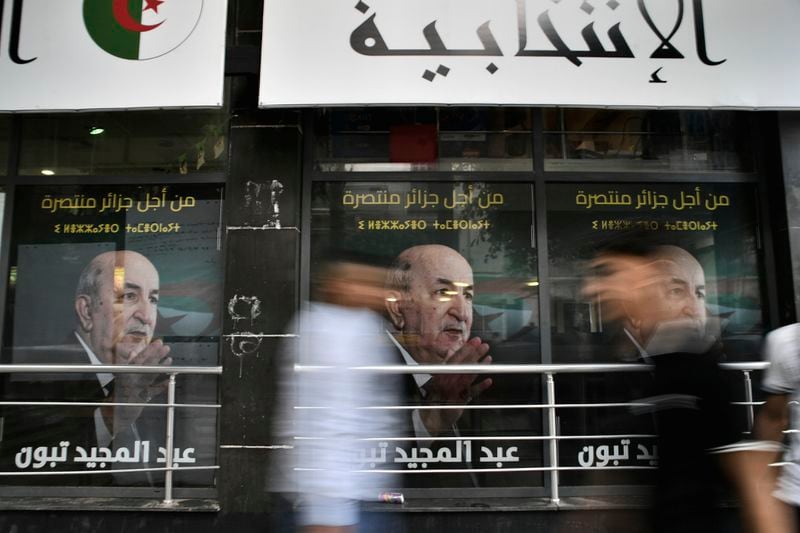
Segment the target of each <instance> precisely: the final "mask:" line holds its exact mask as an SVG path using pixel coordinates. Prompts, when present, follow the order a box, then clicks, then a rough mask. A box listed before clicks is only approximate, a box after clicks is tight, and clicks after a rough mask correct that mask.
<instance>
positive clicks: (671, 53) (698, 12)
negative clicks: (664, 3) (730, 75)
mask: <svg viewBox="0 0 800 533" xmlns="http://www.w3.org/2000/svg"><path fill="white" fill-rule="evenodd" d="M692 1H693V6H694V38H695V46H696V47H697V56H698V57H699V58H700V61H702V62H703V63H704V64H706V65H709V66H712V67H713V66H716V65H721V64H722V63H724V62H725V61H727V59H722V60H720V61H714V60H712V59H710V58H709V57H708V46H707V44H706V26H705V17H704V15H703V0H692ZM677 2H678V16H677V19H676V21H675V25H674V26H673V27H672V31H670V33H669V35H666V36H665V35H664V34H663V33H662V32H661V30H659V29H658V27H657V26H656V23H655V22H654V21H653V17H652V16H651V15H650V12H649V10H648V9H647V6H646V5H645V0H637V5H638V6H639V11H640V12H641V14H642V17H644V21H645V22H646V23H647V25H648V26H649V27H650V29H651V30H652V31H653V33H655V34H656V36H657V37H658V38H659V39H661V43H660V44H659V45H658V48H656V49H655V51H654V52H653V53H652V54H651V55H650V57H651V58H654V59H683V58H684V55H683V54H682V53H681V52H680V51H678V49H677V48H675V46H674V45H673V44H672V43H671V42H670V41H671V40H672V38H673V37H674V36H675V34H676V33H677V32H678V30H679V29H680V27H681V24H683V14H684V0H677Z"/></svg>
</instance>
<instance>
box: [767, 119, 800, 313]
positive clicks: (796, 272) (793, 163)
mask: <svg viewBox="0 0 800 533" xmlns="http://www.w3.org/2000/svg"><path fill="white" fill-rule="evenodd" d="M778 124H779V133H780V148H781V159H782V163H783V188H784V190H783V193H784V194H783V197H784V199H785V202H786V204H785V205H786V219H785V221H781V224H780V225H779V226H778V227H775V226H773V229H774V233H775V236H776V243H778V244H777V246H778V247H780V246H781V243H786V242H788V243H789V250H788V254H787V255H788V256H789V260H790V263H791V284H790V283H786V282H785V283H782V284H781V285H779V287H780V289H781V292H783V293H784V294H785V293H787V292H788V291H790V290H791V289H792V288H794V291H793V294H794V309H793V311H794V317H797V316H800V294H799V293H798V290H797V288H798V287H800V113H796V112H782V113H779V117H778ZM776 207H777V206H776ZM786 281H787V282H788V281H789V280H788V279H787V280H786ZM794 317H791V316H787V317H785V318H784V320H783V322H784V323H785V322H787V321H789V320H791V319H793V318H794Z"/></svg>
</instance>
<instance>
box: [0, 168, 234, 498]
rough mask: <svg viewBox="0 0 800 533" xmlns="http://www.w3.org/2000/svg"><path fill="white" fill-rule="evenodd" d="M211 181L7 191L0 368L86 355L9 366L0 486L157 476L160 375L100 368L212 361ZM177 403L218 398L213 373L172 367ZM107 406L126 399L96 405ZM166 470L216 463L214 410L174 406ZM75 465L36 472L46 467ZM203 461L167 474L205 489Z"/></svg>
mask: <svg viewBox="0 0 800 533" xmlns="http://www.w3.org/2000/svg"><path fill="white" fill-rule="evenodd" d="M223 200H224V191H223V188H222V187H221V186H219V185H205V184H202V185H184V184H180V185H176V184H158V185H120V186H116V185H108V186H104V185H92V186H84V185H63V186H62V185H58V186H35V187H34V186H29V187H19V188H17V189H16V191H15V205H14V214H13V226H12V237H11V247H10V248H11V252H10V269H9V272H8V276H9V289H8V296H7V302H6V327H5V332H6V334H5V338H4V339H3V353H2V363H4V364H37V365H38V364H59V365H69V364H83V365H90V364H91V365H96V366H97V367H98V371H97V372H96V373H87V374H82V373H81V374H55V373H53V374H8V375H5V376H4V380H3V393H2V396H3V400H4V401H6V402H29V403H30V402H78V403H80V404H81V405H80V406H70V405H66V404H62V405H56V406H43V405H19V406H11V405H9V406H5V407H4V410H3V432H2V440H0V460H2V468H3V471H6V472H11V473H14V474H32V475H14V476H5V477H0V483H6V484H17V485H20V484H21V485H28V484H35V485H109V484H113V485H144V486H150V485H157V484H159V483H160V482H163V479H164V472H163V470H161V471H159V470H154V471H149V472H136V470H142V469H145V468H155V469H158V468H162V469H163V468H164V467H165V466H166V455H167V454H166V449H165V448H164V446H165V434H166V433H165V431H166V409H165V408H164V407H163V406H162V405H163V404H164V403H165V402H166V387H167V380H166V374H164V375H156V374H116V375H115V374H111V373H108V372H103V370H102V367H103V366H104V365H161V366H163V367H164V368H165V370H168V369H169V368H170V367H179V366H216V365H218V364H219V363H218V361H219V337H220V332H221V310H222V302H221V300H222V268H223V253H222V236H223V231H224V228H223V225H222V204H223ZM176 383H177V390H176V402H177V403H212V404H213V403H216V400H217V383H216V377H215V376H191V375H178V376H177V382H176ZM108 403H116V404H120V403H121V404H130V405H123V406H120V405H117V406H107V405H106V404H108ZM175 413H176V414H175V444H174V446H175V448H174V450H173V452H174V453H173V466H178V467H180V466H191V467H198V466H209V465H214V464H215V461H216V452H215V447H216V424H217V421H216V418H217V417H216V411H215V410H214V409H201V408H188V409H184V408H178V409H176V411H175ZM56 471H59V472H62V473H63V472H75V474H72V475H59V476H47V473H48V472H56ZM212 480H213V475H212V471H210V470H205V471H204V470H187V471H185V472H180V470H178V472H177V473H176V477H175V482H176V483H177V486H208V485H209V484H210V483H212Z"/></svg>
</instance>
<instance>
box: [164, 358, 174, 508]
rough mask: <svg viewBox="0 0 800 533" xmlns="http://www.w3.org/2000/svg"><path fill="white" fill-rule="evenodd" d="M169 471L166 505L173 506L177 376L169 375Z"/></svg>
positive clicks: (167, 474)
mask: <svg viewBox="0 0 800 533" xmlns="http://www.w3.org/2000/svg"><path fill="white" fill-rule="evenodd" d="M167 404H168V405H169V407H167V442H166V446H167V450H166V451H167V457H166V459H167V465H166V466H167V470H166V471H165V476H164V504H165V505H170V504H172V453H173V448H174V443H175V374H170V375H169V386H168V387H167Z"/></svg>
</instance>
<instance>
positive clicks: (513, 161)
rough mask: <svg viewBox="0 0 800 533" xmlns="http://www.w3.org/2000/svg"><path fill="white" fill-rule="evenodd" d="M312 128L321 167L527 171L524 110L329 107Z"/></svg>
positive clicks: (528, 130) (527, 124)
mask: <svg viewBox="0 0 800 533" xmlns="http://www.w3.org/2000/svg"><path fill="white" fill-rule="evenodd" d="M316 128H317V147H316V166H317V168H318V169H319V170H322V171H348V172H376V171H386V172H392V171H397V172H400V171H414V170H416V171H425V170H427V171H464V172H470V171H484V170H506V171H515V170H516V171H524V170H531V169H532V156H531V120H530V110H527V109H516V108H441V109H436V108H390V109H371V108H360V109H329V110H324V111H320V112H319V113H318V115H317V120H316Z"/></svg>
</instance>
